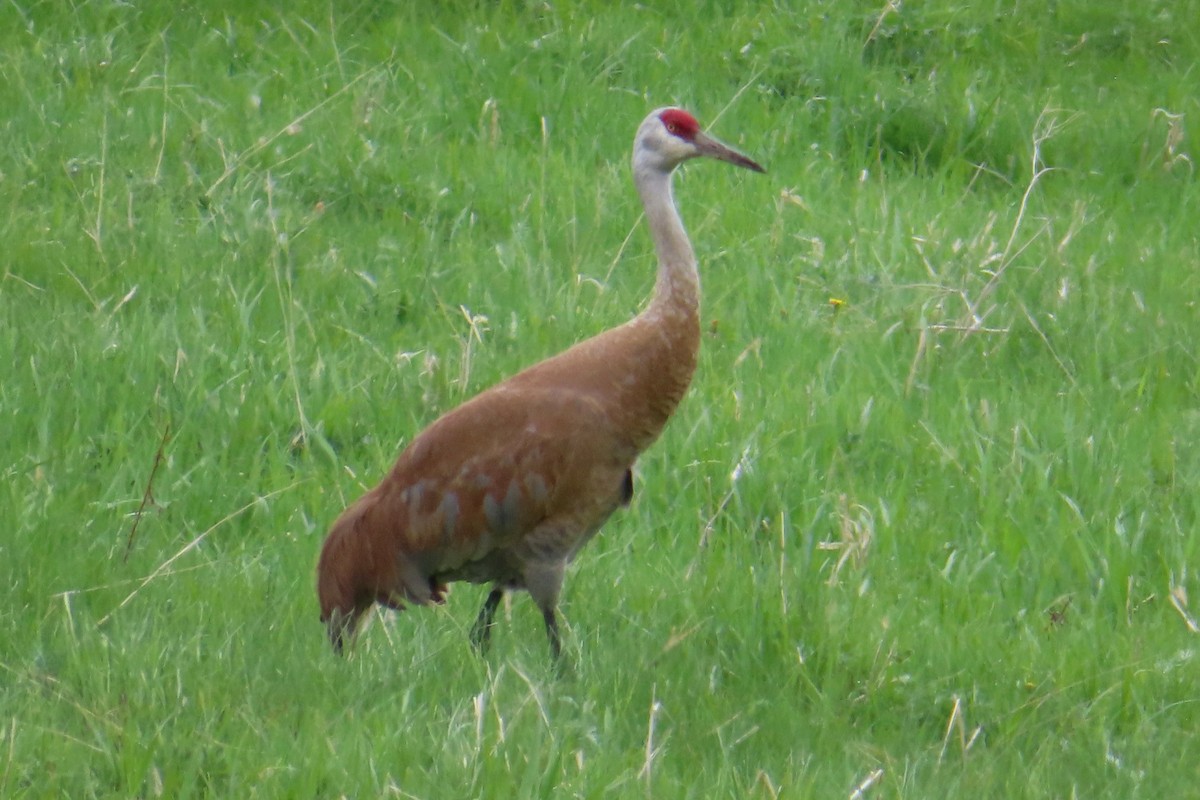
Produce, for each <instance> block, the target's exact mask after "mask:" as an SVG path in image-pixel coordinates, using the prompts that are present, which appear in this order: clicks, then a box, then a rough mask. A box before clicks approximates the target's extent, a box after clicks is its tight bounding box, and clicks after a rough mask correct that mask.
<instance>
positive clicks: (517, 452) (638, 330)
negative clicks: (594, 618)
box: [317, 108, 764, 660]
mask: <svg viewBox="0 0 1200 800" xmlns="http://www.w3.org/2000/svg"><path fill="white" fill-rule="evenodd" d="M697 157H709V158H715V159H718V160H720V161H726V162H728V163H730V164H734V165H736V166H739V167H744V168H746V169H751V170H754V171H756V172H763V171H764V170H763V168H762V167H761V166H759V165H758V164H756V163H755V162H754V161H752V160H750V159H749V158H747V157H746V156H744V155H742V154H741V153H738V152H736V151H734V150H732V149H730V148H729V147H727V146H725V145H723V144H721V143H720V142H718V141H717V140H716V139H713V138H712V137H710V136H708V135H706V134H705V133H703V132H702V131H701V130H700V126H699V124H698V123H697V122H696V120H695V118H694V117H693V116H692V115H691V114H689V113H688V112H686V111H684V110H682V109H679V108H661V109H658V110H656V111H654V112H653V113H651V114H650V116H648V117H646V119H645V121H643V122H642V124H641V126H640V127H639V128H638V131H637V136H636V137H635V138H634V142H633V178H634V183H635V184H636V186H637V191H638V194H639V195H640V197H641V201H642V205H643V206H644V208H645V214H646V221H647V222H648V223H649V226H650V233H651V235H652V236H653V239H654V247H655V250H656V251H657V254H658V261H659V266H658V277H657V280H656V283H655V287H654V295H653V298H652V299H651V301H650V304H649V305H648V306H647V307H646V309H645V310H644V311H643V312H642V313H640V314H638V315H637V316H636V317H634V318H633V319H632V320H630V321H629V322H627V323H625V324H624V325H621V326H620V327H617V328H613V329H611V330H608V331H605V332H604V333H601V334H599V335H597V336H594V337H592V338H591V339H587V340H585V341H583V342H580V343H579V344H577V345H575V346H574V347H571V348H570V349H568V350H566V351H565V352H563V353H560V354H559V355H557V356H554V357H553V358H549V359H547V360H545V361H542V362H540V363H538V364H535V365H534V366H532V367H529V368H527V369H525V370H524V371H522V372H520V373H518V374H517V375H515V376H513V377H511V378H509V379H508V380H506V381H504V382H502V383H500V384H498V385H496V386H493V387H492V388H490V389H488V390H486V391H484V392H483V393H481V394H479V395H476V396H475V397H474V398H472V399H471V400H468V401H467V402H465V403H463V404H462V405H460V406H459V407H457V408H455V409H453V410H451V411H449V412H447V413H446V414H445V415H443V416H442V417H440V418H439V419H437V420H436V421H435V422H434V423H433V424H432V425H430V426H429V427H428V428H426V429H425V430H424V431H423V432H421V433H420V434H419V435H418V436H417V437H416V438H415V439H413V440H412V442H411V443H410V444H409V446H408V447H407V448H406V449H405V450H404V451H403V452H402V453H401V454H400V457H399V459H398V460H397V461H396V464H395V466H394V467H393V468H392V470H391V472H390V473H389V474H388V475H387V476H386V477H385V478H384V479H383V481H382V482H381V483H380V484H379V485H378V486H376V487H375V488H374V489H372V490H371V491H369V492H367V493H366V494H365V495H364V496H363V497H362V498H360V499H359V500H358V501H357V502H355V503H354V504H353V505H351V506H350V507H349V508H347V509H346V510H345V511H344V512H343V513H342V515H341V516H340V517H338V519H337V521H336V522H334V524H333V527H332V529H331V530H330V532H329V535H328V537H327V538H326V540H325V544H324V547H323V548H322V550H321V558H320V562H319V564H318V566H317V593H318V595H319V598H320V602H321V620H322V622H324V623H325V624H326V626H327V631H328V634H329V639H330V642H331V643H332V644H333V647H334V649H335V650H337V651H338V652H341V650H342V646H343V642H344V641H345V640H346V639H347V638H348V637H349V636H352V635H353V633H354V630H355V628H356V627H357V625H358V622H359V620H360V618H361V617H362V616H363V614H364V613H366V612H367V611H368V610H370V608H371V607H372V606H373V605H374V604H375V603H379V604H380V605H382V606H385V607H387V608H392V609H397V610H398V609H401V608H403V607H404V605H405V604H406V603H411V604H414V605H426V604H428V603H431V602H432V603H442V602H444V600H445V592H446V584H448V583H450V582H451V581H469V582H471V583H490V584H492V587H493V588H492V590H491V592H490V593H489V594H488V596H487V600H486V601H485V602H484V604H483V608H482V609H481V610H480V612H479V616H478V618H477V620H476V622H475V625H474V627H473V628H472V630H471V639H472V641H473V642H474V643H475V644H476V646H477V647H479V648H480V649H484V648H485V647H486V646H487V643H488V639H489V637H490V635H491V630H492V624H493V619H494V617H495V613H496V607H497V606H498V605H499V604H500V601H501V599H502V598H503V596H504V592H505V591H506V590H509V589H524V590H526V591H527V592H529V594H530V596H532V597H533V600H534V602H535V603H537V606H538V608H539V609H540V610H541V612H542V617H543V619H544V620H545V623H546V633H547V635H548V636H549V638H550V649H551V652H552V654H553V656H554V658H555V659H556V660H557V659H558V656H559V651H560V647H561V645H560V638H559V631H558V622H557V619H556V616H555V608H556V606H557V604H558V597H559V592H560V590H561V588H562V582H563V573H564V570H565V568H566V566H567V564H568V563H570V562H571V560H572V559H573V558H574V557H575V555H576V553H578V551H579V549H580V548H581V547H582V546H583V545H584V544H585V543H587V541H588V540H589V539H591V538H592V536H593V535H595V533H596V531H597V530H599V528H600V526H601V525H603V524H604V522H605V520H607V519H608V518H609V516H610V515H611V514H612V513H613V512H614V511H615V510H616V509H617V508H618V507H619V506H623V505H627V504H628V503H629V501H630V498H631V497H632V496H633V473H632V471H631V469H632V467H633V463H634V461H635V460H636V459H637V457H638V455H639V454H640V453H641V452H642V451H643V450H645V449H646V448H647V447H648V446H649V445H650V444H651V443H652V442H654V440H655V439H657V438H658V436H659V434H660V433H662V430H663V427H664V426H665V425H666V423H667V419H668V418H669V417H670V416H671V414H672V413H673V412H674V411H675V408H676V406H678V405H679V401H680V400H681V399H682V397H683V394H684V392H685V391H686V390H687V387H688V384H689V383H690V382H691V379H692V373H693V372H695V369H696V355H697V352H698V350H699V347H700V318H699V303H700V294H699V292H700V281H699V275H698V273H697V271H696V257H695V255H694V254H693V252H692V246H691V243H690V242H689V241H688V238H687V234H686V233H685V231H684V229H683V223H682V222H681V221H680V219H679V213H678V212H677V211H676V209H675V202H674V200H673V198H672V195H671V174H672V172H673V171H674V170H675V168H676V167H677V166H679V165H680V164H681V163H683V162H684V161H687V160H688V159H691V158H697Z"/></svg>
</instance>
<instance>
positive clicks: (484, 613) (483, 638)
mask: <svg viewBox="0 0 1200 800" xmlns="http://www.w3.org/2000/svg"><path fill="white" fill-rule="evenodd" d="M503 598H504V590H503V589H501V588H500V587H499V586H497V587H496V588H495V589H492V591H491V593H490V594H488V596H487V600H484V601H483V608H481V609H479V616H478V617H476V619H475V624H474V625H473V626H472V627H471V644H473V645H475V649H476V650H478V651H479V652H480V653H486V652H487V649H488V644H489V643H490V642H491V638H492V626H493V625H494V624H495V623H496V608H497V607H498V606H499V605H500V601H501V600H502V599H503Z"/></svg>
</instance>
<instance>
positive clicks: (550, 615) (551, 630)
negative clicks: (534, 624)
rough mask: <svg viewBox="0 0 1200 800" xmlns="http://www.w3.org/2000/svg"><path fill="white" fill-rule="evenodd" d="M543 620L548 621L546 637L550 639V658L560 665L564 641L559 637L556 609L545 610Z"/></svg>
mask: <svg viewBox="0 0 1200 800" xmlns="http://www.w3.org/2000/svg"><path fill="white" fill-rule="evenodd" d="M542 619H544V620H546V635H547V636H549V637H550V658H551V660H552V661H553V662H554V663H555V664H558V663H559V662H560V661H561V659H562V639H561V638H560V637H559V635H558V618H557V617H556V616H555V615H554V609H553V608H547V609H543V610H542Z"/></svg>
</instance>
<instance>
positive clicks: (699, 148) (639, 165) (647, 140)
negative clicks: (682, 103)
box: [633, 108, 766, 172]
mask: <svg viewBox="0 0 1200 800" xmlns="http://www.w3.org/2000/svg"><path fill="white" fill-rule="evenodd" d="M703 157H707V158H715V159H717V160H718V161H725V162H727V163H729V164H733V165H734V166H738V167H744V168H745V169H752V170H754V171H755V172H766V170H765V169H763V168H762V167H761V166H760V165H759V164H758V163H757V162H755V161H752V160H751V159H750V158H748V157H746V156H744V155H742V154H741V153H739V152H738V151H736V150H734V149H733V148H731V147H728V146H726V145H724V144H721V143H720V142H718V141H717V140H716V139H714V138H713V137H711V136H709V135H708V134H706V133H705V132H704V131H702V130H700V123H698V122H696V118H695V117H693V116H692V115H691V114H689V113H688V112H686V111H684V110H683V109H682V108H660V109H657V110H655V111H653V112H651V114H650V116H648V117H646V119H645V121H643V122H642V124H641V127H639V128H638V132H637V136H636V137H635V138H634V140H633V166H634V169H635V170H640V169H651V170H656V171H659V172H670V171H671V170H673V169H675V167H677V166H679V165H680V164H682V163H683V162H684V161H687V160H688V159H691V158H703Z"/></svg>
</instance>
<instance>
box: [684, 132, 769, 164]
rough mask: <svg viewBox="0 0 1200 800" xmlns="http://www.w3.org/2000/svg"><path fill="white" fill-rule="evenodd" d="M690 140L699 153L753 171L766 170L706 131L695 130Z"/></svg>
mask: <svg viewBox="0 0 1200 800" xmlns="http://www.w3.org/2000/svg"><path fill="white" fill-rule="evenodd" d="M692 142H693V143H694V144H695V145H696V150H697V151H698V152H699V155H702V156H707V157H709V158H715V159H717V160H718V161H724V162H726V163H729V164H733V165H734V166H735V167H742V168H743V169H750V170H754V171H755V172H766V170H765V169H763V168H762V165H760V164H759V163H758V162H757V161H754V160H753V159H751V158H750V157H749V156H744V155H742V154H741V153H739V152H738V151H737V150H734V149H733V148H732V147H729V146H728V145H724V144H722V143H721V142H718V141H717V140H716V139H714V138H713V137H711V136H709V135H708V134H706V133H702V132H699V131H697V133H696V135H695V136H694V137H693V139H692Z"/></svg>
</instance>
